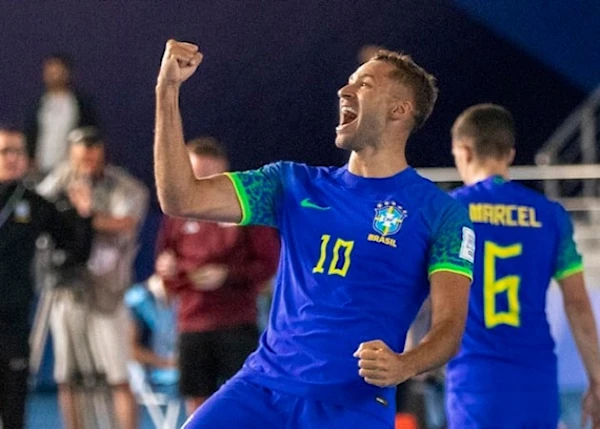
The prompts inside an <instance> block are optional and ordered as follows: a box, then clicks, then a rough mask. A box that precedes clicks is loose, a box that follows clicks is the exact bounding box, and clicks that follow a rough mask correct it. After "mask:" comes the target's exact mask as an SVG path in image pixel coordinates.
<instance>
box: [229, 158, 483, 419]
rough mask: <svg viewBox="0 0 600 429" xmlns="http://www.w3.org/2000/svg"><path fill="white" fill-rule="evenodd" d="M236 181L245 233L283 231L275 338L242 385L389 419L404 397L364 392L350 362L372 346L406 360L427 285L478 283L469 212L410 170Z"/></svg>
mask: <svg viewBox="0 0 600 429" xmlns="http://www.w3.org/2000/svg"><path fill="white" fill-rule="evenodd" d="M229 177H230V179H231V180H232V182H233V185H234V187H235V189H236V192H237V195H238V198H239V201H240V205H241V207H242V211H243V219H242V224H262V225H270V226H274V227H277V228H278V229H279V231H280V234H281V239H282V243H283V246H282V252H281V259H280V263H279V271H278V277H277V280H276V284H275V290H274V296H273V305H272V310H271V315H270V320H269V326H268V328H267V330H266V331H265V333H264V334H263V335H262V337H261V340H260V345H259V348H258V350H257V351H256V352H255V353H254V354H252V355H251V356H250V357H249V358H248V360H247V361H246V363H245V365H244V368H243V369H242V372H241V376H243V377H246V378H247V379H249V380H250V381H252V382H255V383H258V384H260V385H263V386H266V387H268V388H271V389H274V390H279V391H282V392H287V393H292V394H297V395H299V396H304V397H309V398H314V399H317V400H322V401H327V402H329V403H334V404H339V405H344V406H349V407H353V408H354V409H358V410H364V411H367V412H370V413H373V414H376V415H379V416H382V417H385V418H386V419H392V418H393V414H394V413H395V406H394V403H395V401H394V394H395V389H392V388H387V389H382V388H379V387H375V386H372V385H369V384H367V383H366V382H364V380H363V379H362V378H361V377H360V376H359V375H358V365H357V359H356V358H354V357H353V356H352V354H353V353H354V352H355V351H356V349H357V348H358V346H359V344H360V343H361V342H365V341H369V340H374V339H381V340H383V341H385V342H386V343H387V344H388V345H389V346H390V347H391V348H392V349H393V350H394V351H396V352H401V351H402V350H403V347H404V341H405V337H406V332H407V330H408V328H409V326H410V324H411V322H412V320H413V319H414V317H415V315H416V313H417V311H418V310H419V308H420V306H421V304H422V302H423V300H424V298H425V297H426V296H427V294H428V292H429V282H428V277H429V276H430V275H431V274H432V273H434V272H437V271H452V272H455V273H460V274H463V275H465V276H467V277H469V278H470V277H471V275H472V261H473V257H474V249H473V245H474V240H475V238H474V235H473V231H472V229H471V223H470V222H469V219H468V214H467V212H466V210H465V209H464V207H462V206H461V205H460V204H458V203H457V202H456V201H454V200H452V199H451V198H450V197H449V196H448V195H446V194H445V193H443V192H442V191H440V190H439V189H438V188H437V187H436V186H435V185H434V184H433V183H432V182H430V181H428V180H426V179H424V178H422V177H420V176H419V175H418V174H417V173H416V172H415V171H414V170H413V169H412V168H407V169H406V170H404V171H402V172H400V173H398V174H397V175H395V176H392V177H390V178H382V179H366V178H363V177H359V176H356V175H353V174H352V173H350V172H349V171H348V170H347V168H346V167H343V168H325V167H319V168H315V167H308V166H305V165H300V164H294V163H276V164H270V165H267V166H265V167H263V168H261V169H259V170H254V171H248V172H242V173H232V174H229Z"/></svg>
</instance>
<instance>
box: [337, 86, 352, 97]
mask: <svg viewBox="0 0 600 429" xmlns="http://www.w3.org/2000/svg"><path fill="white" fill-rule="evenodd" d="M352 88H353V87H352V84H350V83H348V84H346V85H344V86H342V87H341V88H340V89H339V90H338V97H339V98H345V99H349V98H352V97H354V92H353V90H352Z"/></svg>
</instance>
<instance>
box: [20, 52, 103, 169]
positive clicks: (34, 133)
mask: <svg viewBox="0 0 600 429" xmlns="http://www.w3.org/2000/svg"><path fill="white" fill-rule="evenodd" d="M72 71H73V70H72V62H71V60H70V58H69V57H67V56H66V55H63V54H53V55H50V56H48V57H46V58H45V59H44V61H43V63H42V77H43V80H44V92H43V93H42V95H41V96H40V97H39V98H38V99H37V100H36V102H35V103H34V105H33V106H32V107H31V109H30V111H29V112H28V113H27V118H26V122H25V135H26V136H27V152H28V154H29V157H30V159H31V169H32V170H34V171H35V172H37V173H39V174H40V176H43V175H44V174H46V173H47V172H49V171H50V170H52V169H53V168H54V167H56V166H57V165H58V164H59V163H60V162H61V161H62V160H63V159H65V157H66V155H67V149H68V143H67V135H68V134H69V132H70V131H71V130H72V129H74V128H76V127H82V126H86V125H94V126H97V125H98V123H97V122H98V121H97V116H96V112H95V111H94V109H93V106H92V103H91V101H90V100H89V99H88V98H87V97H86V96H84V95H83V94H82V93H81V92H79V91H77V90H76V89H74V88H73V86H72V81H71V74H72Z"/></svg>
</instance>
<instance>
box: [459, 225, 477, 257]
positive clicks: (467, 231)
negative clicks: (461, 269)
mask: <svg viewBox="0 0 600 429" xmlns="http://www.w3.org/2000/svg"><path fill="white" fill-rule="evenodd" d="M458 256H459V257H460V258H462V259H464V260H465V261H469V262H471V263H473V262H475V231H473V230H472V229H471V228H469V227H466V226H463V229H462V242H461V243H460V252H459V254H458Z"/></svg>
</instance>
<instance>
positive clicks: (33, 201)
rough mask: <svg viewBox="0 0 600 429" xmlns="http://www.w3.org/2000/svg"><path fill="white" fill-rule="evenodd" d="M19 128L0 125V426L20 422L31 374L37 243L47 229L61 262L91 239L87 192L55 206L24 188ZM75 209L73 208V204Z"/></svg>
mask: <svg viewBox="0 0 600 429" xmlns="http://www.w3.org/2000/svg"><path fill="white" fill-rule="evenodd" d="M27 166H28V159H27V152H26V148H25V138H24V135H23V133H22V132H21V131H20V130H19V129H18V128H16V127H13V126H5V125H0V297H1V299H0V344H1V346H0V426H1V427H3V428H4V429H20V428H23V427H24V419H25V399H26V394H27V377H28V375H29V371H28V368H29V365H28V360H29V345H28V338H29V332H30V324H29V318H30V311H31V308H30V307H31V304H32V301H33V298H34V286H33V279H32V274H31V272H32V270H31V266H32V261H33V258H34V253H35V242H36V240H37V238H38V236H39V235H40V234H42V233H43V232H47V233H49V234H50V235H51V236H52V238H53V239H54V241H55V242H56V244H57V247H58V248H60V249H62V250H64V251H65V255H66V258H65V260H64V262H63V263H65V264H69V263H75V262H79V261H85V260H87V258H88V257H89V253H90V247H91V242H92V225H91V223H92V222H91V217H90V216H91V207H92V205H91V193H90V192H89V190H86V189H84V188H82V187H78V188H73V189H71V190H70V192H69V195H68V201H64V200H63V201H59V202H57V204H56V205H54V204H52V203H50V202H48V201H46V200H45V199H43V198H42V197H41V196H39V195H38V194H36V193H35V192H33V191H32V190H30V189H28V188H27V186H26V185H25V183H24V182H23V180H22V178H23V176H24V174H25V172H26V170H27ZM73 208H75V209H73Z"/></svg>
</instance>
